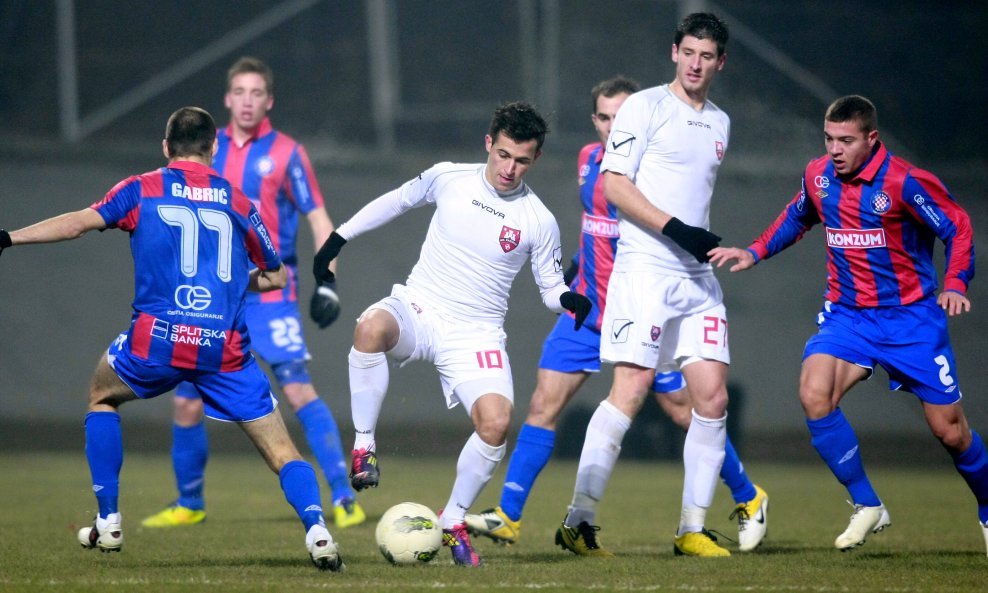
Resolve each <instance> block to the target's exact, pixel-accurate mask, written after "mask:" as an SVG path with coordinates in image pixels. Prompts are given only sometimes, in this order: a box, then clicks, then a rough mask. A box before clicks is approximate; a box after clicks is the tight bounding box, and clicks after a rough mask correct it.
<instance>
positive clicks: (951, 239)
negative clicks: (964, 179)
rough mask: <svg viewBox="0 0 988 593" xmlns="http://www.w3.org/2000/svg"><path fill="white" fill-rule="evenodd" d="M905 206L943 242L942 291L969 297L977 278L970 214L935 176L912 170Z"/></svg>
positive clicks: (920, 170) (908, 179)
mask: <svg viewBox="0 0 988 593" xmlns="http://www.w3.org/2000/svg"><path fill="white" fill-rule="evenodd" d="M902 195H903V198H904V202H905V203H906V205H907V206H908V209H909V211H910V212H911V214H912V215H913V216H914V217H915V218H916V220H918V221H919V222H920V223H922V224H924V225H926V226H927V227H928V228H930V229H931V230H932V231H933V232H934V233H935V234H936V236H937V237H938V238H939V239H940V240H941V241H943V243H944V246H945V251H946V260H947V262H946V263H947V269H946V272H945V273H944V279H943V288H944V290H952V291H954V292H959V293H961V294H966V293H967V287H968V284H969V283H970V282H971V279H972V278H973V277H974V228H973V227H972V225H971V218H970V216H969V215H968V213H967V211H965V210H964V208H962V207H961V206H960V204H958V203H957V202H956V201H955V200H954V198H953V196H951V195H950V192H948V191H947V188H946V187H944V185H943V184H942V183H941V182H940V180H939V179H937V178H936V177H935V176H934V175H933V174H931V173H929V172H927V171H924V170H922V169H912V170H911V171H910V172H909V175H908V176H907V177H906V180H905V183H904V184H903V186H902Z"/></svg>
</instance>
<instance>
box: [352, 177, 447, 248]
mask: <svg viewBox="0 0 988 593" xmlns="http://www.w3.org/2000/svg"><path fill="white" fill-rule="evenodd" d="M443 165H444V163H440V164H439V165H435V166H433V167H432V168H430V169H427V170H426V171H423V172H422V173H420V174H419V175H418V176H416V177H413V178H412V179H410V180H408V181H406V182H405V183H404V184H402V186H401V187H399V188H397V189H393V190H391V191H389V192H388V193H386V194H384V195H382V196H380V197H378V198H375V199H374V200H372V201H371V202H369V203H368V204H367V205H366V206H364V207H363V208H361V209H360V210H359V211H358V212H357V213H356V214H354V215H353V216H352V217H351V218H350V220H348V221H346V222H344V223H343V224H341V225H340V226H339V227H338V228H337V229H336V232H337V234H339V235H340V236H341V237H343V238H344V239H346V240H347V241H349V240H350V239H353V238H354V237H358V236H360V235H363V234H364V233H366V232H369V231H372V230H374V229H376V228H378V227H380V226H384V225H385V224H387V223H389V222H391V221H392V220H394V219H396V218H398V217H399V216H401V215H402V214H404V213H405V212H408V211H409V210H411V209H412V208H418V207H420V206H424V205H426V204H434V203H435V202H436V192H435V189H436V180H437V178H438V176H439V175H440V174H441V173H442V171H443V170H444V169H443Z"/></svg>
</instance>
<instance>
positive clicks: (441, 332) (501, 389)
mask: <svg viewBox="0 0 988 593" xmlns="http://www.w3.org/2000/svg"><path fill="white" fill-rule="evenodd" d="M374 309H382V310H384V311H387V312H389V313H391V315H392V316H393V317H394V318H395V320H397V321H398V327H399V328H400V329H401V334H400V337H399V338H398V344H397V345H396V346H395V347H394V348H393V349H391V351H390V352H388V356H389V357H390V358H391V359H392V360H394V361H396V362H398V363H399V365H400V366H404V365H406V364H408V363H409V362H411V361H413V360H427V361H429V362H432V363H433V364H434V365H436V370H438V371H439V378H440V381H441V383H442V388H443V395H444V396H445V397H446V406H447V407H449V408H452V407H454V406H456V404H459V403H462V404H463V405H464V407H465V408H466V410H467V413H468V414H469V413H470V410H471V409H472V408H473V404H474V402H475V401H476V400H477V399H478V398H479V397H480V396H482V395H485V394H488V393H497V394H499V395H502V396H504V397H506V398H508V400H509V401H510V402H511V403H512V404H514V401H515V391H514V383H513V381H512V378H511V364H510V363H509V361H508V352H507V350H506V349H505V343H506V342H507V335H506V334H505V333H504V330H503V329H502V328H501V327H500V326H498V325H494V324H492V323H483V322H477V321H473V322H471V321H465V320H463V319H459V318H455V317H451V316H449V315H447V314H445V313H444V312H442V311H441V310H438V309H437V308H435V307H433V306H431V305H429V304H427V302H426V301H425V299H423V298H421V297H420V296H418V295H416V294H415V293H414V292H413V291H412V290H411V289H409V288H408V287H406V286H404V285H402V284H395V285H394V287H393V288H392V290H391V296H389V297H386V298H383V299H381V300H380V301H378V302H376V303H374V304H373V305H371V306H370V307H367V310H366V311H364V312H363V313H361V317H363V316H364V315H365V314H367V312H368V311H372V310H374Z"/></svg>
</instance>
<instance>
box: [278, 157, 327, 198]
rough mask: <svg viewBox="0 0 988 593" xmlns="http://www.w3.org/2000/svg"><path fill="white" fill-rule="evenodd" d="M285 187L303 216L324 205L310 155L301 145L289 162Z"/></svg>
mask: <svg viewBox="0 0 988 593" xmlns="http://www.w3.org/2000/svg"><path fill="white" fill-rule="evenodd" d="M285 186H286V187H285V189H286V190H288V195H289V196H290V197H291V199H292V200H293V201H294V202H295V207H296V208H298V210H299V212H301V213H302V214H308V213H309V212H312V211H313V210H315V209H316V208H319V207H322V206H323V204H324V201H323V196H322V192H321V191H319V183H318V182H317V181H316V174H315V171H314V170H313V169H312V163H311V162H310V161H309V155H308V153H306V152H305V147H304V146H302V145H301V144H299V145H297V146H296V147H295V150H293V151H292V156H291V158H290V159H289V160H288V168H287V170H286V175H285Z"/></svg>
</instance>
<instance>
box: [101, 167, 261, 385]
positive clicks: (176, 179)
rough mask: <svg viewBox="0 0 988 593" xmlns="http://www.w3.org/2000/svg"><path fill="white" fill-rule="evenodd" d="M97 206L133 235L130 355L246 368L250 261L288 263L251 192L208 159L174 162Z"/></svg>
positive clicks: (193, 365) (191, 365)
mask: <svg viewBox="0 0 988 593" xmlns="http://www.w3.org/2000/svg"><path fill="white" fill-rule="evenodd" d="M92 208H94V209H95V210H96V211H97V212H99V213H100V215H101V216H102V217H103V220H105V221H106V223H107V225H108V226H110V227H116V228H119V229H120V230H123V231H127V232H128V233H130V249H131V252H132V254H133V258H134V301H133V303H132V305H131V306H132V308H133V316H132V318H131V330H130V344H129V348H130V352H131V353H133V354H134V355H135V356H137V357H139V358H142V359H145V360H152V361H155V362H158V363H160V364H164V365H170V366H174V367H179V368H186V369H200V370H204V371H222V372H227V371H236V370H239V369H240V368H241V366H242V365H243V363H244V361H245V360H247V357H248V356H250V354H249V350H250V338H249V336H248V334H247V324H246V321H245V320H244V307H245V294H246V292H247V286H248V282H249V273H250V269H251V267H252V266H251V262H253V264H254V265H255V266H257V267H259V268H261V269H262V270H271V269H276V268H277V267H278V266H279V265H281V258H280V257H279V256H278V252H277V251H275V248H274V244H273V242H272V240H271V236H270V234H269V233H268V230H267V228H265V226H264V223H263V222H262V220H261V216H260V214H259V213H258V212H257V210H256V209H255V208H254V205H253V204H251V202H250V200H248V199H247V196H245V195H244V194H243V193H242V192H241V191H240V190H239V189H237V188H235V187H233V186H232V185H231V184H230V182H229V181H227V180H226V179H224V178H222V177H220V176H219V175H217V174H216V172H215V171H213V170H212V169H210V168H209V167H207V166H205V165H201V164H198V163H194V162H190V161H175V162H172V163H169V164H168V166H167V167H163V168H161V169H158V170H156V171H151V172H148V173H144V174H143V175H136V176H133V177H129V178H127V179H124V180H123V181H121V182H120V183H118V184H117V185H116V186H114V187H113V189H111V190H110V191H109V192H108V193H107V194H106V196H105V197H104V198H103V199H102V200H100V201H99V202H96V203H95V204H93V205H92Z"/></svg>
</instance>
